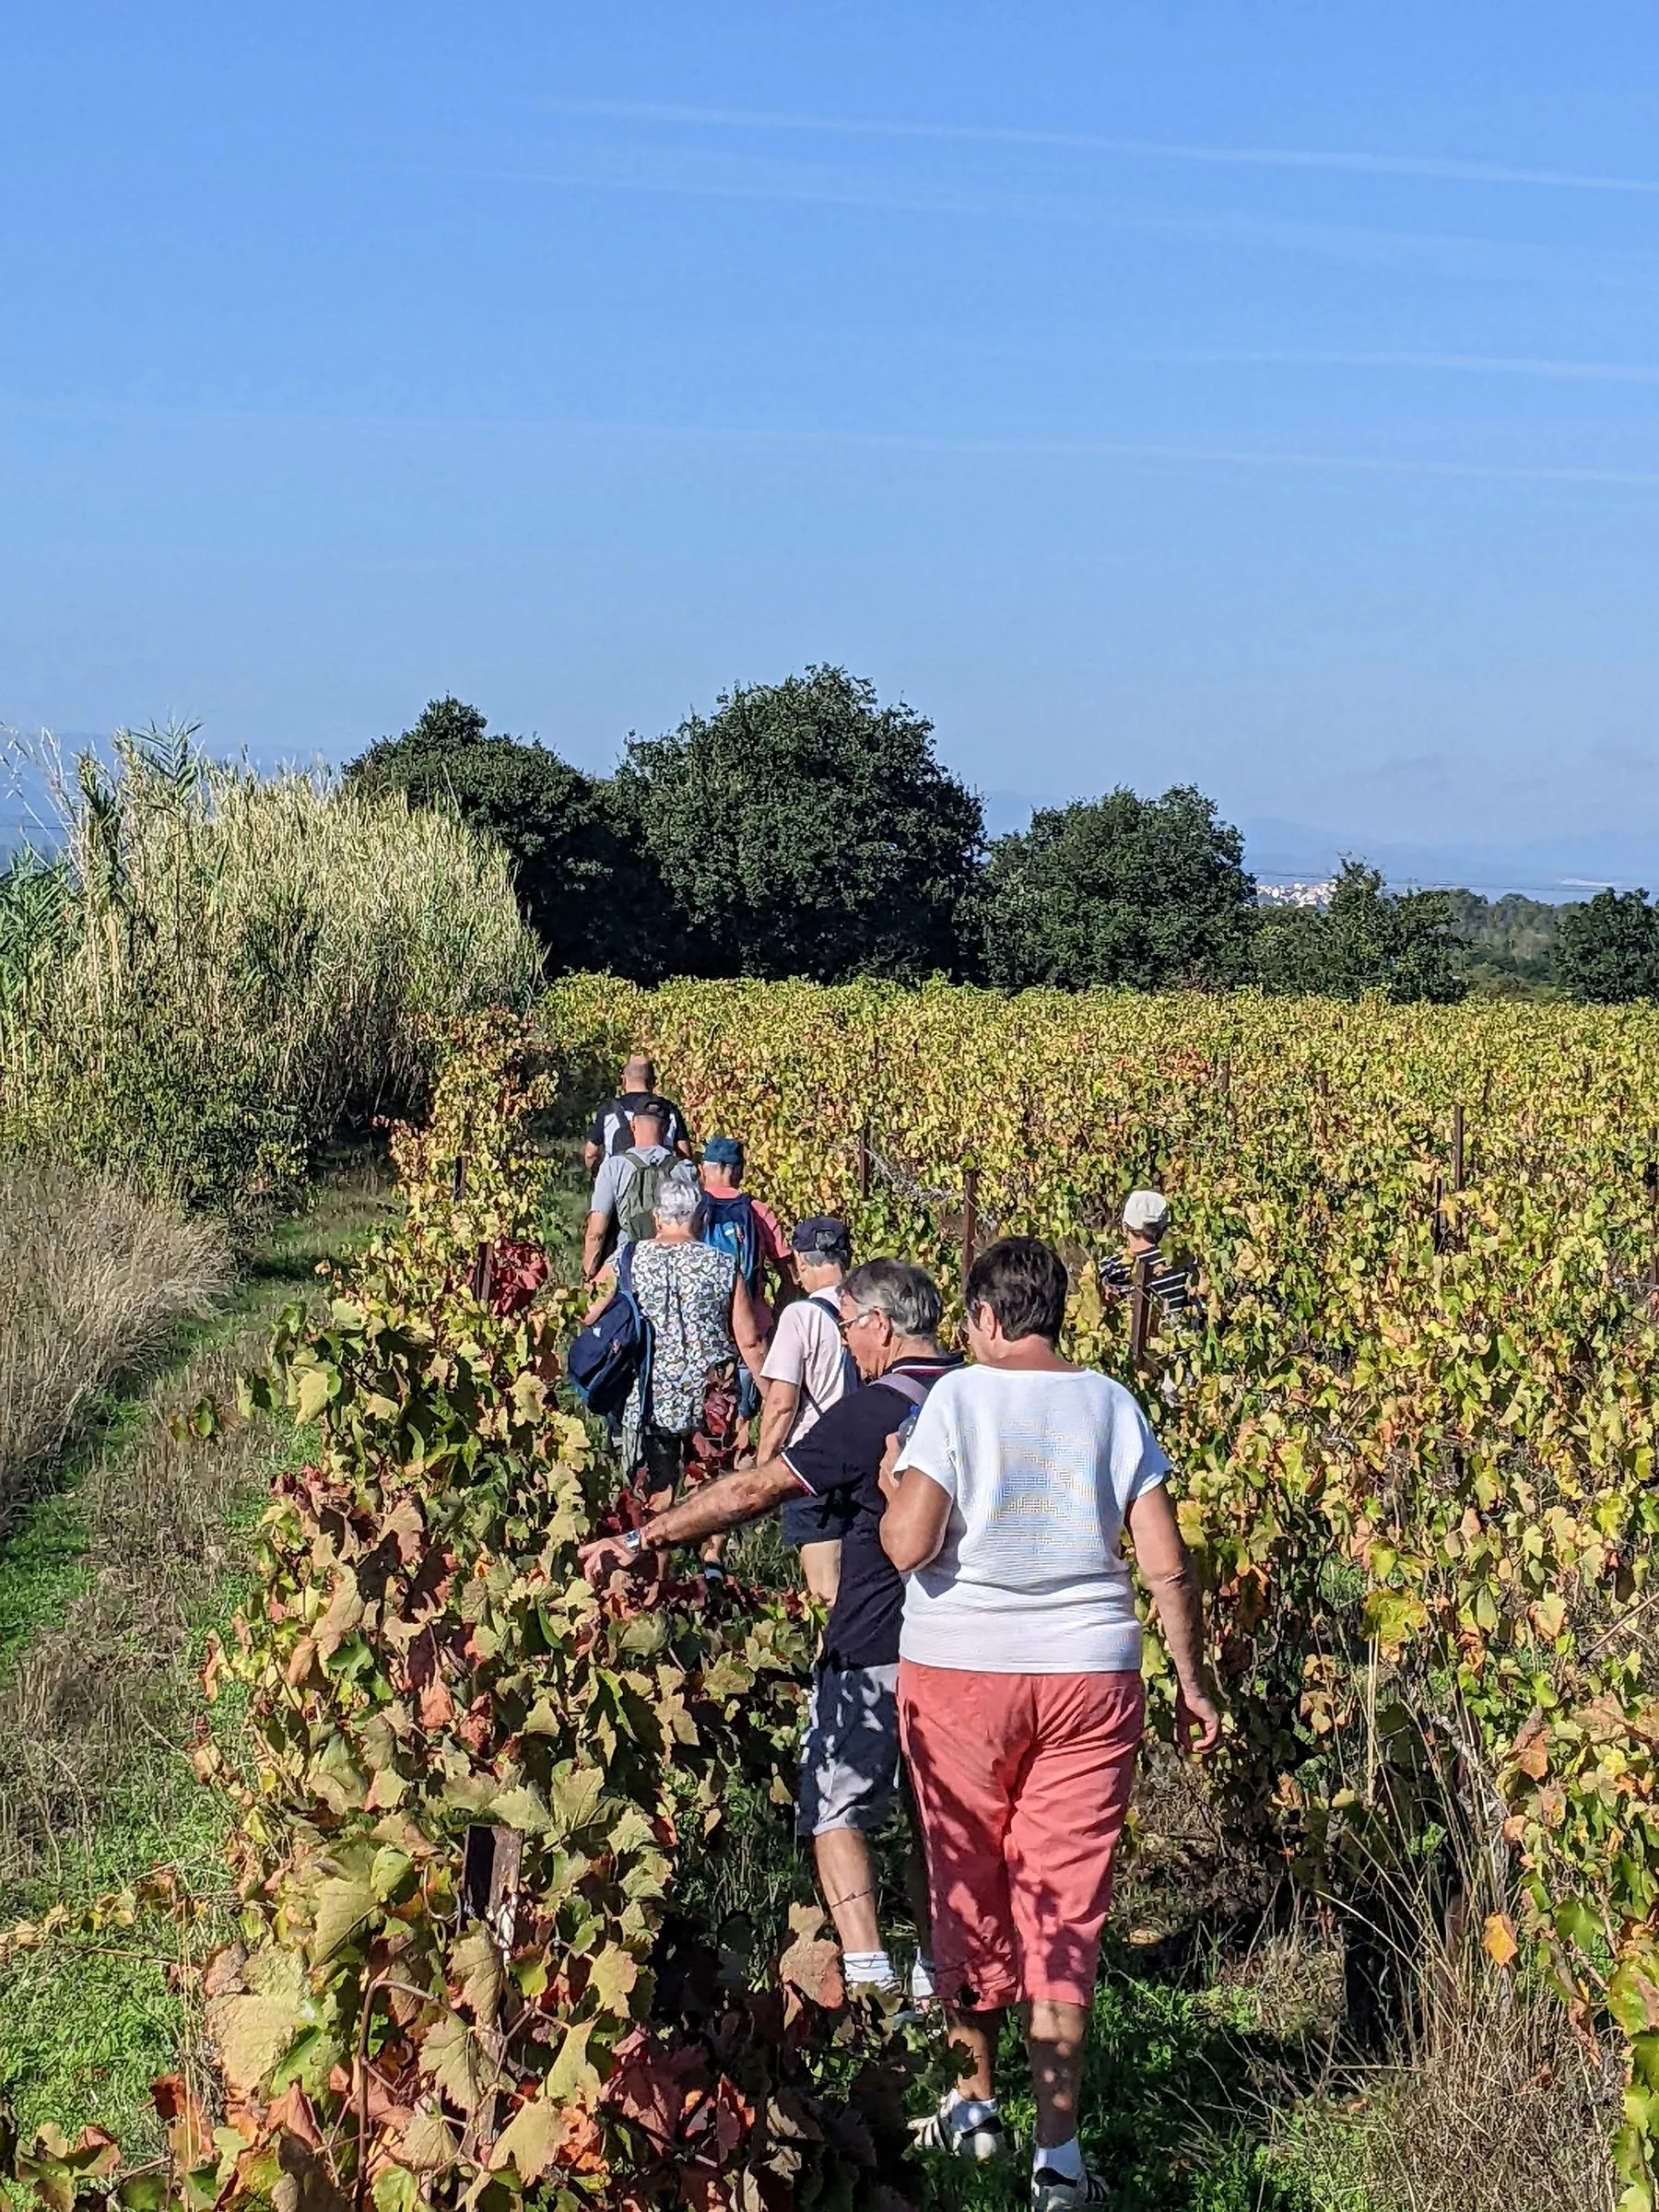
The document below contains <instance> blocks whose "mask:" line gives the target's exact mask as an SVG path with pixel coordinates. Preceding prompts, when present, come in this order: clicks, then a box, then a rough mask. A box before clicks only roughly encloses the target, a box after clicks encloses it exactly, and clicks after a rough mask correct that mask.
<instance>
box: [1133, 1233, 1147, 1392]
mask: <svg viewBox="0 0 1659 2212" xmlns="http://www.w3.org/2000/svg"><path fill="white" fill-rule="evenodd" d="M1151 1334H1152V1254H1151V1253H1149V1252H1143V1253H1141V1254H1140V1255H1139V1257H1138V1258H1137V1259H1136V1261H1135V1288H1134V1290H1133V1292H1132V1293H1131V1296H1130V1300H1129V1365H1130V1367H1131V1368H1132V1369H1133V1370H1134V1371H1135V1373H1137V1374H1138V1373H1139V1371H1140V1370H1141V1369H1142V1368H1143V1367H1144V1366H1145V1365H1146V1359H1147V1337H1148V1336H1150V1335H1151Z"/></svg>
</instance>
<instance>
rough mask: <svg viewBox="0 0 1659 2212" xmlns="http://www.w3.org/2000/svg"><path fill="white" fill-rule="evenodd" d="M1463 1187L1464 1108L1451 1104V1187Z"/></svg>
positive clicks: (1459, 1189) (1457, 1188) (1457, 1189)
mask: <svg viewBox="0 0 1659 2212" xmlns="http://www.w3.org/2000/svg"><path fill="white" fill-rule="evenodd" d="M1463 1187H1464V1110H1463V1108H1462V1107H1461V1106H1453V1109H1452V1188H1453V1190H1454V1191H1461V1190H1462V1189H1463Z"/></svg>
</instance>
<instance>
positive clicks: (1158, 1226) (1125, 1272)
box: [1100, 1191, 1193, 1321]
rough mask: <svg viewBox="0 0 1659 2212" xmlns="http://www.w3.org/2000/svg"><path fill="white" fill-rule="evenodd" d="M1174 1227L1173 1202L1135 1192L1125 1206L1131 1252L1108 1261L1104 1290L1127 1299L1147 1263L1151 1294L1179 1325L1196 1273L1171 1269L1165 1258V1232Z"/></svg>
mask: <svg viewBox="0 0 1659 2212" xmlns="http://www.w3.org/2000/svg"><path fill="white" fill-rule="evenodd" d="M1169 1226H1170V1202H1169V1200H1168V1199H1167V1198H1166V1197H1165V1196H1164V1194H1163V1193H1162V1192H1161V1191H1131V1192H1130V1194H1129V1195H1128V1198H1127V1199H1126V1200H1125V1201H1124V1235H1125V1236H1126V1237H1127V1238H1128V1240H1129V1247H1128V1250H1127V1251H1126V1252H1125V1253H1124V1254H1123V1256H1122V1257H1121V1258H1119V1259H1115V1260H1108V1261H1107V1262H1106V1263H1105V1264H1104V1265H1103V1266H1102V1267H1101V1269H1100V1288H1102V1289H1103V1290H1107V1291H1116V1292H1117V1293H1118V1294H1119V1295H1120V1296H1124V1297H1126V1296H1127V1295H1128V1293H1129V1292H1130V1291H1132V1290H1133V1289H1134V1288H1135V1270H1136V1268H1137V1267H1138V1266H1139V1265H1140V1264H1141V1262H1142V1261H1143V1260H1144V1261H1147V1263H1149V1264H1148V1265H1147V1295H1148V1296H1149V1297H1152V1298H1155V1299H1156V1300H1158V1303H1159V1308H1160V1310H1161V1312H1162V1313H1163V1316H1164V1319H1165V1320H1166V1321H1179V1320H1180V1319H1181V1317H1182V1314H1183V1313H1184V1312H1186V1309H1187V1286H1188V1284H1189V1282H1190V1281H1191V1279H1192V1272H1193V1271H1192V1269H1191V1268H1190V1267H1183V1266H1182V1265H1179V1264H1177V1265H1171V1264H1170V1263H1169V1262H1168V1261H1167V1260H1166V1259H1165V1258H1164V1256H1163V1240H1164V1232H1165V1231H1166V1230H1168V1228H1169Z"/></svg>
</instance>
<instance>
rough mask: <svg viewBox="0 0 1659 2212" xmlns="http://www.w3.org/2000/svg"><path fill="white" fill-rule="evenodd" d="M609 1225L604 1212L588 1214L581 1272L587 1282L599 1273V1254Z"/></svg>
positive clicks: (602, 1248) (583, 1239) (583, 1240)
mask: <svg viewBox="0 0 1659 2212" xmlns="http://www.w3.org/2000/svg"><path fill="white" fill-rule="evenodd" d="M609 1226H610V1217H609V1216H608V1215H606V1214H590V1215H589V1216H588V1218H587V1229H586V1231H585V1232H584V1234H583V1236H582V1275H583V1277H585V1278H586V1280H587V1281H588V1282H590V1283H591V1282H592V1281H593V1280H594V1277H595V1276H596V1275H597V1274H598V1273H599V1255H600V1254H601V1253H603V1252H604V1250H605V1232H606V1229H607V1228H608V1227H609Z"/></svg>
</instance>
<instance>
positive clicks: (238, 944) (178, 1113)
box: [0, 730, 537, 1213]
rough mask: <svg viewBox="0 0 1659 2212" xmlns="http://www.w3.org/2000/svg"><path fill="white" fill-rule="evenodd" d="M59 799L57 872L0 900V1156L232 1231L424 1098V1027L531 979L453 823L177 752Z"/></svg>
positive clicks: (293, 777) (63, 787)
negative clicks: (46, 1162) (168, 1200)
mask: <svg viewBox="0 0 1659 2212" xmlns="http://www.w3.org/2000/svg"><path fill="white" fill-rule="evenodd" d="M113 754H114V759H113V766H112V767H108V768H107V767H106V766H105V765H104V764H103V763H102V762H101V761H100V759H98V758H97V757H96V756H95V755H93V754H91V753H83V754H81V755H80V756H79V757H78V758H77V759H76V761H75V762H74V763H73V768H72V771H71V772H70V773H68V774H65V775H64V776H62V777H60V779H59V789H60V792H61V794H62V798H61V808H62V816H63V837H64V853H63V856H62V858H61V860H59V861H57V862H54V863H44V862H41V861H40V860H38V859H35V858H32V857H30V856H25V857H24V858H23V859H22V860H21V861H19V862H15V863H14V864H13V866H12V867H11V869H10V870H9V871H8V872H7V874H6V876H5V877H0V1145H5V1146H9V1147H13V1148H17V1149H21V1150H27V1151H30V1152H34V1153H38V1154H43V1155H45V1156H46V1157H49V1158H56V1159H66V1160H69V1161H71V1162H74V1163H76V1164H77V1165H80V1166H84V1167H90V1168H112V1169H117V1170H121V1171H125V1172H127V1173H128V1174H130V1175H131V1176H133V1177H134V1178H135V1180H136V1181H137V1182H140V1183H141V1184H142V1185H143V1186H144V1187H146V1188H147V1189H148V1190H149V1191H151V1192H165V1193H167V1194H171V1195H173V1196H174V1197H176V1198H178V1199H180V1200H182V1201H183V1202H185V1203H186V1204H189V1205H193V1206H211V1207H217V1208H220V1209H223V1210H226V1211H229V1212H232V1213H236V1212H241V1211H243V1210H245V1209H246V1208H248V1207H250V1206H254V1205H256V1204H259V1203H260V1202H262V1201H265V1202H268V1201H269V1200H270V1199H272V1198H274V1197H277V1196H280V1195H282V1194H287V1193H289V1192H291V1191H292V1190H293V1188H294V1187H295V1185H296V1184H297V1183H298V1182H300V1180H301V1179H302V1178H303V1176H304V1174H305V1173H306V1171H307V1170H308V1168H309V1166H310V1165H311V1163H312V1159H313V1158H314V1156H315V1154H316V1152H317V1150H318V1148H319V1147H321V1146H323V1145H324V1144H326V1143H327V1142H328V1141H329V1140H330V1139H331V1138H332V1137H334V1136H335V1135H338V1134H340V1133H342V1132H343V1131H344V1130H346V1129H347V1128H349V1127H352V1126H354V1125H356V1126H360V1125H361V1124H364V1123H366V1122H367V1121H368V1120H369V1119H370V1118H371V1117H373V1116H376V1115H380V1114H388V1113H393V1112H405V1111H408V1110H410V1109H411V1108H414V1107H417V1106H418V1105H419V1104H421V1103H422V1102H423V1100H424V1099H425V1096H426V1093H427V1090H428V1087H429V1078H430V1072H431V1067H432V1064H433V1059H434V1054H435V1050H436V1038H437V1033H438V1030H439V1028H440V1027H441V1024H442V1023H443V1022H444V1021H445V1020H447V1019H448V1018H450V1017H451V1016H453V1015H454V1014H456V1013H459V1012H462V1011H465V1010H466V1009H468V1008H471V1007H475V1006H484V1005H497V1004H507V1005H517V1004H522V1003H524V1000H525V999H526V997H527V996H528V994H529V992H530V991H531V989H532V987H533V986H534V983H535V977H536V974H537V955H536V951H535V941H534V939H533V938H532V937H531V935H529V933H528V932H527V931H526V930H525V929H524V927H523V925H522V924H521V923H520V921H519V919H518V914H517V910H516V908H515V906H514V903H513V897H512V885H511V882H510V880H509V877H508V869H507V863H506V861H505V859H504V857H503V856H502V854H501V853H500V852H499V850H498V849H497V848H496V847H495V846H494V845H493V844H492V843H489V842H487V841H481V840H478V839H477V838H475V837H474V836H473V834H472V833H471V832H470V831H469V830H466V829H465V827H464V826H463V825H462V824H461V823H460V822H459V821H458V820H457V819H456V818H455V816H454V814H453V811H452V810H450V809H447V808H444V807H441V806H428V807H423V808H421V809H420V810H419V811H418V812H414V813H412V812H411V811H410V809H409V806H408V804H407V802H406V799H405V798H404V797H403V796H402V795H401V794H393V795H380V796H371V795H368V794H361V793H357V792H349V791H342V790H340V789H338V788H336V787H335V785H333V784H332V783H331V782H329V781H328V780H327V779H326V778H324V777H323V776H320V775H302V774H297V773H284V774H281V775H278V776H276V777H271V778H263V777H261V776H259V775H257V774H255V773H254V772H253V771H252V770H251V769H250V768H248V767H247V766H246V765H245V764H243V765H241V766H240V767H237V766H227V765H224V764H221V763H215V762H212V761H209V760H208V759H206V757H205V756H204V755H203V754H202V753H201V752H200V751H199V750H198V749H197V748H196V747H195V745H194V740H193V734H192V733H191V732H190V731H188V730H173V731H170V732H168V733H166V734H164V735H159V734H157V733H155V732H150V733H147V734H144V735H133V734H131V733H128V732H123V733H122V734H120V735H118V736H117V737H116V739H115V742H114V747H113Z"/></svg>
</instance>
